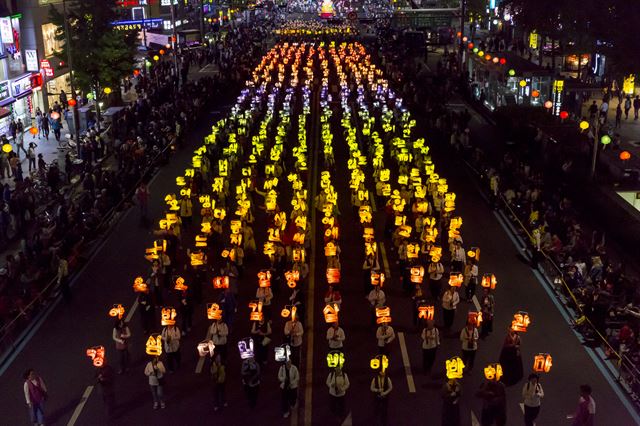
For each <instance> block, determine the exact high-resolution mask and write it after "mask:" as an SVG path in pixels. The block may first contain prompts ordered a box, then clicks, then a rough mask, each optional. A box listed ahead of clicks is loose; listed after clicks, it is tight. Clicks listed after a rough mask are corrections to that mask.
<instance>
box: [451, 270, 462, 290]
mask: <svg viewBox="0 0 640 426" xmlns="http://www.w3.org/2000/svg"><path fill="white" fill-rule="evenodd" d="M463 281H464V275H462V274H460V273H458V274H450V275H449V285H450V286H451V287H460V286H461V285H462V282H463Z"/></svg>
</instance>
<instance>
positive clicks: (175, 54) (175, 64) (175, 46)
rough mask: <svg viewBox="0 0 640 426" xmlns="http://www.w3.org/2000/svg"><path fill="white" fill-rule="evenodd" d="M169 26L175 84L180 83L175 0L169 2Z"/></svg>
mask: <svg viewBox="0 0 640 426" xmlns="http://www.w3.org/2000/svg"><path fill="white" fill-rule="evenodd" d="M171 27H172V29H173V39H172V40H171V46H172V48H173V67H174V71H175V73H176V79H177V81H178V84H177V86H179V85H180V73H179V71H178V33H177V31H176V4H175V0H174V1H173V2H171Z"/></svg>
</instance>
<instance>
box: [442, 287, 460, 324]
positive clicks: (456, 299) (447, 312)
mask: <svg viewBox="0 0 640 426" xmlns="http://www.w3.org/2000/svg"><path fill="white" fill-rule="evenodd" d="M458 303H460V296H459V295H458V290H457V289H456V288H455V287H451V286H449V287H448V288H447V289H446V290H445V291H444V293H443V294H442V318H443V320H444V328H445V329H446V330H450V329H451V326H452V325H453V319H454V317H455V314H456V308H457V306H458Z"/></svg>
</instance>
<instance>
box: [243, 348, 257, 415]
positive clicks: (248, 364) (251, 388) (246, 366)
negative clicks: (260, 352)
mask: <svg viewBox="0 0 640 426" xmlns="http://www.w3.org/2000/svg"><path fill="white" fill-rule="evenodd" d="M240 375H241V377H242V385H243V387H244V392H245V395H246V396H247V401H248V402H249V407H250V408H256V405H257V403H258V392H259V390H260V366H259V365H258V363H257V362H256V361H255V359H253V358H247V359H245V360H244V361H242V369H241V370H240Z"/></svg>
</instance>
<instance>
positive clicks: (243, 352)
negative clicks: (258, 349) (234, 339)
mask: <svg viewBox="0 0 640 426" xmlns="http://www.w3.org/2000/svg"><path fill="white" fill-rule="evenodd" d="M238 352H240V358H241V359H248V358H253V355H254V352H253V339H252V338H251V337H245V338H244V339H242V340H240V341H238Z"/></svg>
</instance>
